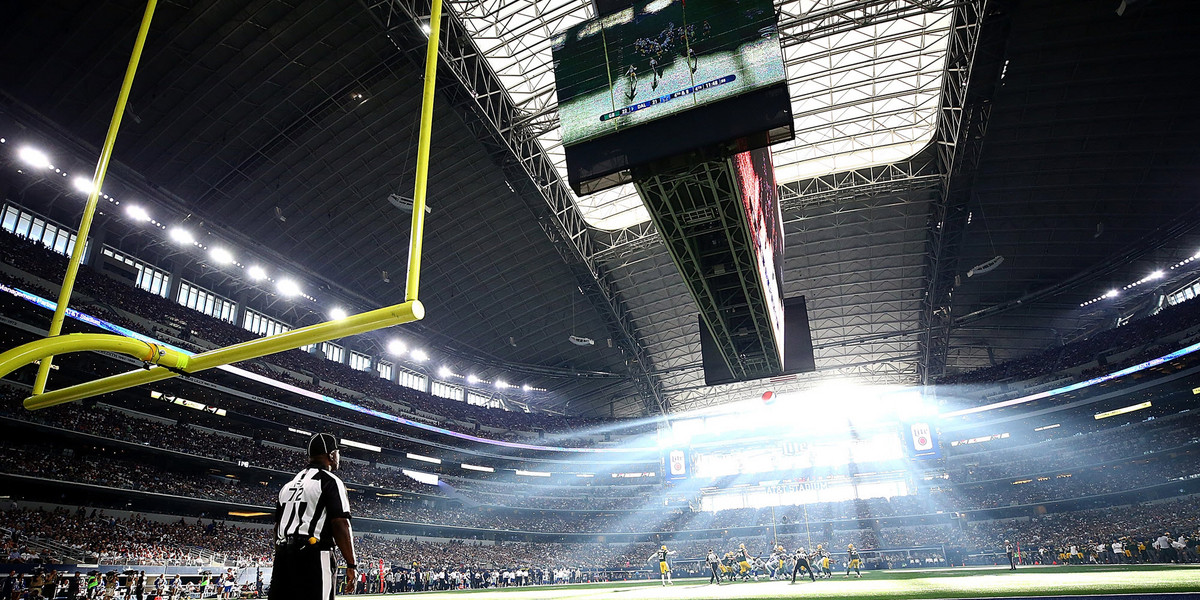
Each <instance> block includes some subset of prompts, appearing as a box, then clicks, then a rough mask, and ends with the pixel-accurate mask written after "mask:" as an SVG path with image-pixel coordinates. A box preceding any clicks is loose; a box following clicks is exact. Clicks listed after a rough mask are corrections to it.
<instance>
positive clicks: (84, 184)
mask: <svg viewBox="0 0 1200 600" xmlns="http://www.w3.org/2000/svg"><path fill="white" fill-rule="evenodd" d="M71 185H72V186H74V187H75V189H77V190H79V191H81V192H83V193H85V194H90V193H92V190H94V189H96V188H95V187H94V186H92V180H91V179H88V178H87V177H84V176H82V175H80V176H78V177H76V178H74V179H72V180H71Z"/></svg>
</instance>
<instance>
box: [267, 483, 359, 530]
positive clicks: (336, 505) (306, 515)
mask: <svg viewBox="0 0 1200 600" xmlns="http://www.w3.org/2000/svg"><path fill="white" fill-rule="evenodd" d="M339 517H340V518H346V519H349V518H350V499H349V498H347V497H346V484H344V483H342V480H341V479H340V478H338V476H337V475H334V474H333V473H330V472H329V470H327V469H323V468H318V467H316V466H309V467H308V468H306V469H304V470H303V471H300V472H299V473H297V474H296V476H295V477H293V478H292V480H291V481H289V482H288V483H287V485H285V486H283V489H281V490H279V499H278V500H277V501H276V503H275V542H276V543H277V544H284V543H286V542H287V539H288V537H289V536H299V537H302V538H317V545H318V546H319V547H321V548H326V549H327V548H332V547H333V531H332V529H331V528H330V521H331V520H333V519H337V518H339Z"/></svg>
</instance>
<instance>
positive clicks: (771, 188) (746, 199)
mask: <svg viewBox="0 0 1200 600" xmlns="http://www.w3.org/2000/svg"><path fill="white" fill-rule="evenodd" d="M733 166H734V171H735V172H736V173H737V180H738V188H739V189H740V191H741V193H742V194H741V195H742V209H743V210H744V211H745V214H746V224H747V225H748V226H749V228H750V242H751V244H752V246H753V248H754V254H755V256H754V258H755V260H754V264H755V266H757V267H758V276H759V281H761V282H762V288H763V293H764V295H765V296H766V303H767V312H768V313H769V315H768V316H769V317H770V319H771V329H772V331H773V332H774V334H775V344H776V347H777V348H778V349H779V362H780V364H786V362H787V357H786V355H785V352H784V348H785V344H784V314H783V216H782V214H781V212H780V207H779V194H778V192H777V189H778V188H777V187H776V186H775V166H774V163H773V162H772V160H771V151H770V149H768V148H761V149H758V150H751V151H750V152H742V153H739V154H736V155H734V157H733Z"/></svg>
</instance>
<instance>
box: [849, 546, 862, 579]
mask: <svg viewBox="0 0 1200 600" xmlns="http://www.w3.org/2000/svg"><path fill="white" fill-rule="evenodd" d="M846 553H847V555H848V556H847V557H846V577H850V569H854V574H855V576H856V577H858V578H859V579H862V571H859V570H858V567H859V565H861V564H862V559H861V558H859V556H858V550H855V549H854V544H850V545H848V546H846Z"/></svg>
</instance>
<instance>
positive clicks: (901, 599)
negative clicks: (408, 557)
mask: <svg viewBox="0 0 1200 600" xmlns="http://www.w3.org/2000/svg"><path fill="white" fill-rule="evenodd" d="M1180 592H1193V593H1198V594H1200V567H1188V566H1168V565H1112V566H1107V565H1096V566H1070V567H1023V568H1020V569H1018V570H1016V571H1009V570H1008V569H1007V568H999V567H987V568H980V567H967V568H958V569H930V570H920V571H917V570H897V571H874V572H866V571H864V572H863V577H862V579H855V578H853V577H851V578H850V579H844V578H843V577H842V573H835V574H834V578H833V579H830V580H817V581H816V582H815V583H814V582H810V581H808V580H807V579H805V580H804V582H803V583H801V582H800V581H799V580H797V583H796V584H795V585H791V584H790V583H789V582H786V581H759V582H753V581H751V582H744V583H743V582H736V583H729V584H722V585H721V586H719V587H718V586H714V585H708V580H707V579H704V580H697V579H686V580H680V581H676V582H675V585H673V586H670V587H663V586H662V585H660V584H659V582H658V581H653V582H646V581H643V582H636V583H597V584H579V585H565V586H539V587H526V588H507V589H498V590H464V591H459V592H426V593H422V594H406V596H425V595H432V594H438V595H446V594H454V595H457V594H464V595H468V596H470V599H471V600H491V599H493V598H494V599H496V600H549V599H552V598H568V599H572V600H591V599H600V598H611V599H613V600H642V599H646V600H674V599H677V598H678V599H680V600H707V599H712V600H730V599H740V598H837V599H839V600H857V599H863V600H866V599H872V600H874V599H882V600H906V599H916V598H1016V597H1029V596H1087V595H1104V594H1122V595H1129V594H1134V595H1142V594H1165V593H1180ZM1182 597H1186V596H1168V597H1167V598H1182ZM355 598H360V599H363V600H367V599H370V598H384V596H355ZM393 598H394V596H393Z"/></svg>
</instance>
